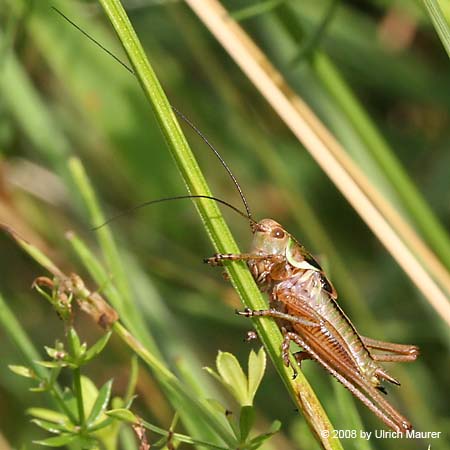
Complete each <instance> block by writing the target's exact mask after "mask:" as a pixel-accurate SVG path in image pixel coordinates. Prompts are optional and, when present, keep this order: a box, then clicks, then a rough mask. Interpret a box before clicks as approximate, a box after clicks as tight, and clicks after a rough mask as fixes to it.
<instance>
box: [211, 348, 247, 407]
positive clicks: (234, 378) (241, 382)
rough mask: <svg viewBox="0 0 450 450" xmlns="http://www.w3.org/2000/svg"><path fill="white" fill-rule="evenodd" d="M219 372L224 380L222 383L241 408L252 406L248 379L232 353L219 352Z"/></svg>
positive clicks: (217, 363)
mask: <svg viewBox="0 0 450 450" xmlns="http://www.w3.org/2000/svg"><path fill="white" fill-rule="evenodd" d="M216 365H217V371H218V372H219V375H220V377H221V378H222V383H223V384H224V385H225V386H226V387H227V389H228V390H229V391H230V392H231V394H233V396H234V397H235V398H236V400H237V401H238V403H239V404H240V405H241V406H244V405H251V399H249V396H248V384H247V377H246V376H245V374H244V371H243V370H242V367H241V366H240V364H239V361H238V360H237V359H236V357H235V356H234V355H233V354H232V353H228V352H221V351H219V353H218V355H217V360H216Z"/></svg>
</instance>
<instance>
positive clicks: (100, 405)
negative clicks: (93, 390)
mask: <svg viewBox="0 0 450 450" xmlns="http://www.w3.org/2000/svg"><path fill="white" fill-rule="evenodd" d="M112 382H113V380H109V381H107V382H106V383H105V384H104V385H103V386H102V387H101V389H100V391H99V392H98V395H97V399H96V400H95V403H94V406H93V407H92V410H91V412H90V414H89V417H88V419H87V421H86V424H87V426H89V425H92V424H93V423H94V422H95V421H96V420H97V419H98V418H99V417H100V415H101V414H102V413H103V412H104V411H105V410H106V407H107V406H108V402H109V398H110V396H111V386H112Z"/></svg>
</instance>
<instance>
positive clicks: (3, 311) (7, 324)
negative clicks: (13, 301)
mask: <svg viewBox="0 0 450 450" xmlns="http://www.w3.org/2000/svg"><path fill="white" fill-rule="evenodd" d="M0 325H1V326H2V327H3V329H4V330H5V334H6V335H8V336H9V337H10V339H11V340H12V341H13V342H14V343H15V345H16V346H17V347H18V348H19V349H20V351H21V352H22V353H23V355H24V356H25V358H26V360H27V362H28V363H29V364H30V365H32V366H33V370H34V371H35V372H36V373H37V374H38V375H39V376H40V377H41V378H46V377H47V369H45V368H44V367H42V366H40V365H39V364H35V361H39V360H40V359H41V355H39V352H38V351H37V350H36V348H35V346H34V345H33V342H32V341H31V340H30V338H29V337H28V335H27V333H26V332H25V330H24V329H23V328H22V325H21V324H20V322H19V321H18V320H17V318H16V316H15V315H14V313H13V312H12V311H11V310H10V309H9V306H8V304H7V303H6V301H5V299H4V298H3V296H2V295H1V294H0Z"/></svg>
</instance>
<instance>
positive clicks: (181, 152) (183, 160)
mask: <svg viewBox="0 0 450 450" xmlns="http://www.w3.org/2000/svg"><path fill="white" fill-rule="evenodd" d="M99 2H100V3H101V5H102V6H103V8H104V10H105V12H106V14H107V16H108V18H109V20H110V21H111V23H112V25H113V26H114V29H115V30H116V33H117V35H118V37H119V39H120V41H121V42H122V45H123V47H124V49H125V51H126V53H127V55H128V58H129V60H130V62H131V65H132V67H133V70H134V72H135V74H136V76H137V78H138V80H139V83H140V84H141V87H142V88H143V90H144V93H145V95H146V96H147V98H148V100H149V101H150V103H151V105H152V108H153V111H154V113H155V115H156V119H157V120H158V123H159V125H160V127H161V130H162V132H163V135H164V137H165V139H166V141H167V144H168V147H169V149H170V151H171V154H172V156H173V157H174V159H175V162H176V165H177V167H178V169H179V171H180V172H181V175H182V177H183V180H184V181H185V183H186V186H187V188H188V190H189V192H190V193H192V194H197V195H211V193H210V190H209V188H208V185H207V183H206V180H205V178H204V177H203V174H202V172H201V170H200V168H199V166H198V164H197V162H196V160H195V158H194V155H193V154H192V152H191V150H190V148H189V145H188V143H187V141H186V138H185V137H184V135H183V133H182V131H181V128H180V125H179V124H178V122H177V121H176V118H175V115H174V113H173V111H172V109H171V106H170V103H169V101H168V100H167V97H166V95H165V93H164V91H163V89H162V87H161V85H160V83H159V81H158V79H157V77H156V75H155V73H154V71H153V69H152V67H151V65H150V63H149V62H148V60H147V58H146V55H145V53H144V50H143V49H142V46H141V44H140V42H139V39H138V37H137V35H136V33H135V31H134V29H133V27H132V25H131V23H130V21H129V19H128V17H127V15H126V13H125V11H124V9H123V7H122V5H121V3H120V1H119V0H99ZM195 205H196V207H197V209H198V212H199V214H200V217H201V218H202V220H203V224H204V226H205V229H206V231H207V233H208V235H209V237H210V239H211V241H212V243H213V245H214V247H215V249H216V251H217V252H219V253H240V251H239V248H238V247H237V245H236V243H235V241H234V239H233V237H232V235H231V233H230V231H229V229H228V227H227V225H226V224H225V222H224V220H223V217H222V215H221V213H220V210H219V209H218V207H217V205H216V203H215V202H212V201H210V200H205V199H199V200H198V201H196V202H195ZM227 271H228V273H229V275H230V280H231V281H232V283H233V285H234V287H235V288H236V290H237V291H238V293H239V295H240V296H241V299H242V301H243V303H244V305H245V306H246V307H249V308H251V309H264V308H266V307H267V305H266V302H265V301H264V299H263V297H262V295H261V293H260V292H259V290H258V288H257V286H256V284H255V282H254V280H253V278H252V276H251V274H250V272H249V271H248V269H247V267H246V265H245V263H242V262H238V263H234V264H231V265H229V266H228V267H227ZM253 323H254V326H255V328H256V330H257V332H258V334H259V336H260V338H261V340H262V342H263V344H264V346H265V348H266V350H267V353H268V354H269V355H270V357H271V359H272V362H273V363H274V365H275V367H276V368H277V370H278V372H279V374H280V376H281V378H282V380H283V382H284V383H285V385H286V387H287V388H288V391H289V393H290V395H291V397H292V398H293V400H294V401H295V403H296V404H297V406H298V407H299V409H300V410H301V411H303V413H304V414H305V417H306V418H307V420H308V423H309V425H310V427H311V429H312V430H313V431H314V433H315V434H316V436H317V437H318V438H319V439H320V441H321V443H322V445H323V446H324V447H326V448H334V449H337V448H341V446H340V443H339V441H338V440H337V439H326V438H324V437H322V438H321V437H320V436H324V435H325V434H324V433H323V430H328V431H330V430H332V425H331V423H330V421H329V419H328V417H327V415H326V413H325V411H324V410H323V408H322V406H321V404H320V402H319V400H318V399H317V397H316V395H315V394H314V392H313V390H312V389H311V387H310V385H309V384H308V382H307V380H306V379H305V378H304V376H303V375H302V374H301V373H299V376H298V377H297V379H296V380H292V375H291V372H290V371H289V370H287V368H286V367H285V366H284V364H283V361H282V359H281V357H280V348H281V343H282V337H281V333H280V330H279V328H278V327H277V325H276V323H275V321H273V320H272V319H268V320H267V319H263V320H254V321H253ZM330 435H332V433H330Z"/></svg>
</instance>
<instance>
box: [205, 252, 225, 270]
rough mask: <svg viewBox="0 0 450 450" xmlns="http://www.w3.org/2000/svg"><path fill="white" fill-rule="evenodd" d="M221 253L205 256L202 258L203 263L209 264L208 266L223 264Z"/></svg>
mask: <svg viewBox="0 0 450 450" xmlns="http://www.w3.org/2000/svg"><path fill="white" fill-rule="evenodd" d="M222 256H223V255H221V254H220V253H217V254H215V255H214V256H211V257H210V258H205V259H204V260H203V262H204V263H205V264H209V265H210V266H214V267H217V266H223V258H222Z"/></svg>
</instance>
